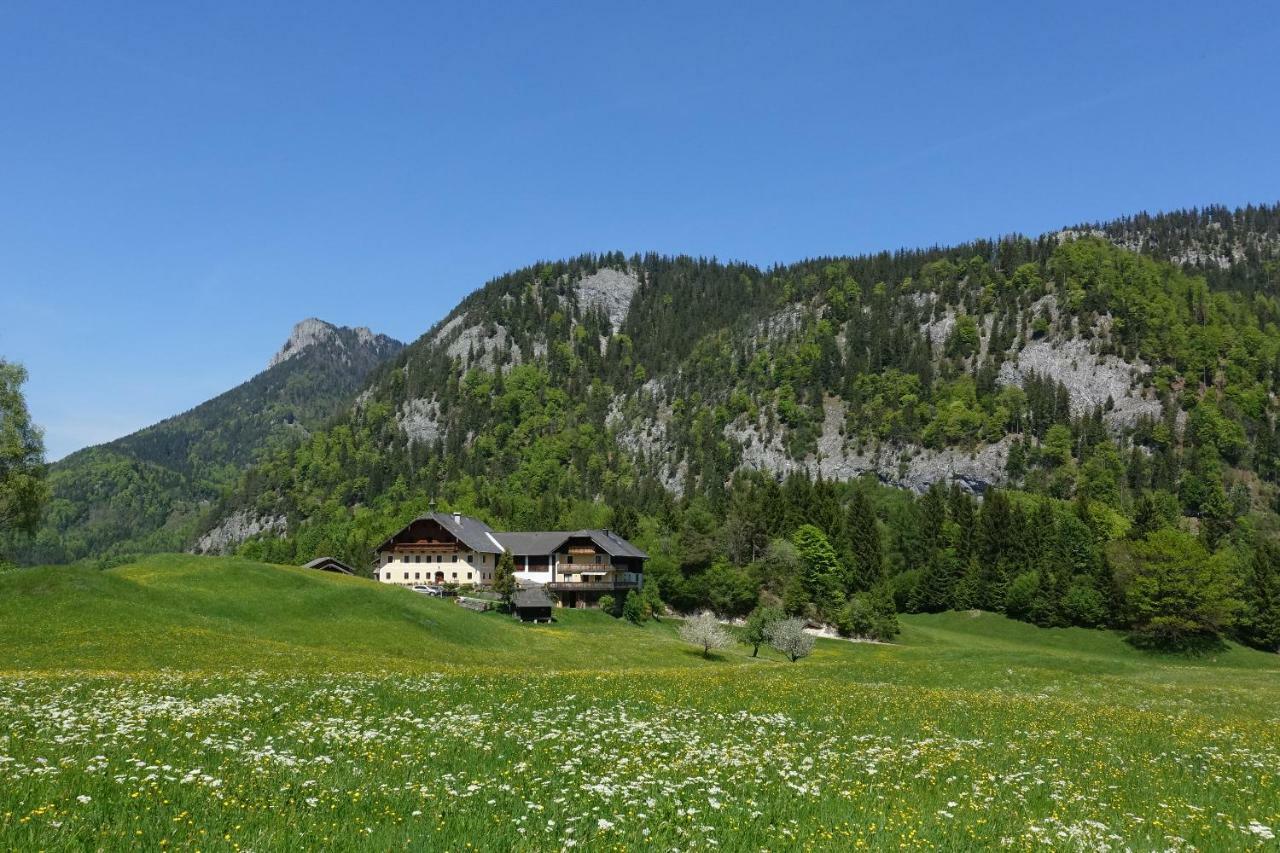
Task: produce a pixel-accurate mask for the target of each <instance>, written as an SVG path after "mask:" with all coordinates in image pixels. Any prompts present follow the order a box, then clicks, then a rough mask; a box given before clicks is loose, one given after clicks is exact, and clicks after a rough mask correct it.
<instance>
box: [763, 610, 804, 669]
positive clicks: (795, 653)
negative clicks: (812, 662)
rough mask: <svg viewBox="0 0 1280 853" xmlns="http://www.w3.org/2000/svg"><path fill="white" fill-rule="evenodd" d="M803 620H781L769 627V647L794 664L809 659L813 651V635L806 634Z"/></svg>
mask: <svg viewBox="0 0 1280 853" xmlns="http://www.w3.org/2000/svg"><path fill="white" fill-rule="evenodd" d="M804 626H805V621H804V620H803V619H779V620H778V621H777V622H774V623H772V624H771V625H769V627H768V635H769V645H771V646H773V647H774V648H775V649H777V650H778V651H780V652H782V653H783V654H784V655H786V656H787V657H788V658H790V659H791V662H792V663H795V662H796V661H798V660H800V658H803V657H808V656H809V654H810V652H812V651H813V643H814V640H813V635H812V634H806V633H805V630H804Z"/></svg>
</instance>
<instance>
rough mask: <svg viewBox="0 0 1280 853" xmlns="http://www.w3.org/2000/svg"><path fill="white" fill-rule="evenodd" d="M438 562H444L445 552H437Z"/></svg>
mask: <svg viewBox="0 0 1280 853" xmlns="http://www.w3.org/2000/svg"><path fill="white" fill-rule="evenodd" d="M436 562H437V563H443V562H444V554H436Z"/></svg>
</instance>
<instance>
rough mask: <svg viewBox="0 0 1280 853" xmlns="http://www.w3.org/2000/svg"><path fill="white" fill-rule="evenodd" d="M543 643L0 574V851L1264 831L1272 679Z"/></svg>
mask: <svg viewBox="0 0 1280 853" xmlns="http://www.w3.org/2000/svg"><path fill="white" fill-rule="evenodd" d="M89 600H92V601H93V605H94V606H92V607H88V606H86V601H89ZM558 616H559V617H560V618H559V621H558V622H556V623H555V624H552V625H549V626H533V625H521V624H519V623H515V622H513V621H511V620H509V619H508V618H507V617H504V616H500V615H497V614H476V613H471V612H467V611H464V610H462V609H461V608H458V607H457V606H455V605H453V604H452V603H450V602H448V601H440V600H435V599H425V598H422V597H419V596H416V595H415V594H413V593H411V592H409V591H407V590H403V589H392V588H387V587H382V586H379V585H377V584H375V583H373V582H371V581H367V580H363V579H360V578H352V577H339V576H333V575H326V574H323V573H319V572H314V571H311V570H304V569H297V568H287V567H279V566H269V565H263V564H260V563H254V562H251V561H247V560H242V559H231V558H207V557H190V556H185V557H176V556H157V557H151V558H148V559H147V560H145V561H143V562H141V563H138V564H135V565H129V566H121V567H119V568H115V569H110V570H107V571H96V570H91V569H85V568H78V567H55V568H45V569H23V570H18V571H15V572H9V573H5V574H0V660H3V661H4V665H3V669H0V731H3V732H4V733H5V735H4V736H2V737H0V844H2V845H3V846H4V847H5V848H6V849H37V848H38V849H83V848H86V847H90V848H104V849H113V848H117V847H121V846H124V845H125V844H131V845H134V846H140V847H144V848H147V849H151V848H160V847H173V848H177V849H187V848H194V847H200V848H201V849H207V848H210V847H215V848H219V849H223V848H225V849H235V848H236V847H240V848H242V849H255V850H267V849H294V848H296V847H298V846H314V845H324V846H326V847H327V848H332V849H340V850H347V849H373V848H376V849H391V848H410V849H459V848H463V847H465V845H466V844H467V843H470V844H471V845H472V846H473V847H476V846H479V847H481V848H484V849H533V848H537V849H546V848H552V847H574V846H580V847H582V848H583V849H604V848H613V847H616V846H626V847H628V848H631V849H641V848H644V849H647V848H650V847H659V848H662V849H670V848H672V847H680V848H682V849H705V848H712V847H714V848H715V849H721V850H747V849H759V848H761V847H762V846H767V847H769V848H770V849H777V848H778V847H780V846H781V847H783V848H786V849H792V848H795V849H852V848H857V847H861V846H868V847H872V848H885V847H897V846H899V845H901V844H908V845H909V846H913V847H938V848H943V849H960V848H972V847H984V848H985V847H993V846H999V845H1002V844H1003V845H1004V846H1014V847H1019V848H1030V847H1038V846H1046V845H1048V846H1052V847H1055V848H1064V847H1065V848H1071V849H1081V848H1083V849H1102V848H1103V845H1107V846H1109V847H1112V848H1116V849H1126V848H1127V849H1156V848H1160V849H1163V848H1165V847H1169V846H1173V845H1175V844H1176V845H1178V846H1181V847H1183V848H1187V847H1192V846H1194V847H1195V848H1197V849H1239V848H1243V847H1246V846H1248V845H1253V844H1256V845H1263V844H1265V843H1266V842H1267V841H1268V840H1269V839H1273V838H1274V834H1275V830H1276V828H1277V827H1280V799H1278V798H1277V795H1276V788H1275V786H1274V784H1272V778H1271V774H1272V772H1273V770H1272V768H1274V767H1275V766H1276V762H1277V761H1280V744H1278V743H1277V741H1276V733H1275V732H1276V729H1275V725H1274V709H1275V705H1276V701H1277V699H1280V696H1277V686H1276V685H1277V681H1276V676H1277V675H1278V674H1280V669H1278V668H1277V664H1276V658H1275V657H1274V656H1273V655H1264V654H1261V653H1258V652H1253V651H1250V650H1247V649H1241V648H1239V647H1231V648H1230V649H1228V650H1226V651H1224V652H1222V653H1220V654H1218V655H1216V656H1213V657H1198V658H1191V659H1186V658H1179V657H1163V656H1153V655H1150V654H1146V653H1143V652H1140V651H1137V650H1135V649H1134V648H1132V647H1131V646H1129V645H1128V644H1126V643H1125V642H1124V641H1123V640H1122V639H1121V638H1120V637H1119V636H1117V635H1116V634H1114V633H1111V632H1102V631H1088V630H1083V629H1058V630H1046V629H1040V628H1033V627H1030V626H1027V625H1022V624H1019V623H1016V622H1011V621H1009V620H1006V619H1003V618H1001V617H997V616H993V615H991V614H978V613H947V614H938V615H923V616H908V617H904V626H903V627H904V631H903V636H902V639H901V642H899V643H895V644H888V645H885V644H877V645H872V644H865V643H845V642H837V641H821V642H820V643H819V645H818V649H817V651H816V653H815V654H814V656H813V657H811V658H807V659H805V660H802V661H801V662H799V663H796V664H792V663H789V662H787V661H785V660H783V659H781V658H780V656H779V655H777V654H776V653H774V652H772V651H771V650H769V649H765V650H763V651H762V652H761V656H760V657H758V658H752V657H750V650H749V649H748V648H747V647H745V646H737V647H735V648H731V649H727V650H725V651H724V652H722V653H720V654H718V655H717V656H716V657H715V658H714V659H712V660H704V659H703V658H702V657H701V655H700V654H698V653H697V652H696V651H695V650H693V649H691V648H689V647H687V646H685V645H683V644H681V643H680V642H679V641H678V640H677V639H676V636H675V632H674V631H673V626H672V624H671V622H670V620H665V621H664V622H663V623H662V624H652V623H650V624H647V625H643V626H633V625H631V624H629V623H626V622H623V621H619V620H615V619H612V618H610V617H608V616H606V615H604V614H601V613H599V612H561V613H559V614H558ZM695 683H696V685H697V689H691V687H690V685H691V684H695ZM1100 756H1105V759H1101V758H1100ZM780 839H783V840H784V841H780ZM1173 839H1177V841H1176V842H1175V841H1174V840H1173Z"/></svg>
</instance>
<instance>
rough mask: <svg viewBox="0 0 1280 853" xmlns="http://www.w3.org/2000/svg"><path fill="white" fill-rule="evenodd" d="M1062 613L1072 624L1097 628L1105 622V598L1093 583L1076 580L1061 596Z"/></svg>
mask: <svg viewBox="0 0 1280 853" xmlns="http://www.w3.org/2000/svg"><path fill="white" fill-rule="evenodd" d="M1062 615H1064V616H1066V617H1067V621H1069V622H1070V623H1071V624H1072V625H1082V626H1084V627H1086V628H1097V627H1098V626H1100V625H1104V624H1106V622H1107V600H1106V598H1105V597H1104V596H1103V594H1102V593H1100V592H1098V589H1097V588H1096V587H1095V586H1094V585H1093V584H1091V583H1086V582H1081V581H1077V582H1076V583H1073V584H1072V585H1071V588H1070V589H1068V590H1067V594H1066V595H1064V596H1062Z"/></svg>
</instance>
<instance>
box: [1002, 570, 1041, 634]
mask: <svg viewBox="0 0 1280 853" xmlns="http://www.w3.org/2000/svg"><path fill="white" fill-rule="evenodd" d="M1039 595H1040V573H1039V572H1023V573H1022V574H1020V575H1018V576H1017V577H1016V578H1014V579H1013V583H1011V584H1009V589H1008V590H1007V591H1006V592H1005V596H1004V612H1005V615H1007V616H1008V617H1009V618H1010V619H1021V620H1023V621H1024V622H1025V621H1030V619H1031V612H1032V610H1033V609H1034V608H1035V603H1036V598H1037V597H1038V596H1039Z"/></svg>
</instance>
